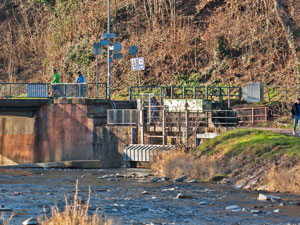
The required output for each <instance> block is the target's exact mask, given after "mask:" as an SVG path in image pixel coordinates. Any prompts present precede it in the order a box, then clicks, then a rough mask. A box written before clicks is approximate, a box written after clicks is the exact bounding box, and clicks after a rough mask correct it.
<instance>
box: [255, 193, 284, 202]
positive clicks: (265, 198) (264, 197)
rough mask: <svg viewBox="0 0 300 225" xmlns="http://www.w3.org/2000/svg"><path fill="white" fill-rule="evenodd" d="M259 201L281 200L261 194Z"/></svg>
mask: <svg viewBox="0 0 300 225" xmlns="http://www.w3.org/2000/svg"><path fill="white" fill-rule="evenodd" d="M257 200H259V201H269V200H271V201H280V200H281V198H280V197H277V196H273V195H264V194H259V195H258V198H257Z"/></svg>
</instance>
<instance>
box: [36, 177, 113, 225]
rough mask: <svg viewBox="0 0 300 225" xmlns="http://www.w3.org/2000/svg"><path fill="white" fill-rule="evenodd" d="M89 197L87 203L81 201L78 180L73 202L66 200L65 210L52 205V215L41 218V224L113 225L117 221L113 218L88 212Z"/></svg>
mask: <svg viewBox="0 0 300 225" xmlns="http://www.w3.org/2000/svg"><path fill="white" fill-rule="evenodd" d="M89 201H90V193H89V198H88V201H87V202H86V203H81V202H80V201H79V199H78V181H77V182H76V192H75V195H74V202H73V204H71V205H70V204H69V203H68V201H67V200H66V207H65V210H64V211H63V212H61V211H60V210H59V209H58V208H57V206H55V207H52V209H51V217H47V216H46V215H45V216H44V218H40V219H39V220H40V224H41V225H58V224H67V225H112V224H116V222H115V221H114V220H113V219H111V218H106V217H103V216H102V215H100V214H99V213H97V212H95V213H94V214H92V215H89V214H88V210H89Z"/></svg>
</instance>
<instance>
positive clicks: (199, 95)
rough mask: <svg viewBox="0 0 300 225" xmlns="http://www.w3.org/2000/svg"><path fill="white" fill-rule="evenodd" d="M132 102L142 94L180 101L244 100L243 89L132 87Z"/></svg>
mask: <svg viewBox="0 0 300 225" xmlns="http://www.w3.org/2000/svg"><path fill="white" fill-rule="evenodd" d="M129 92H130V93H129V97H130V101H134V100H136V99H137V98H138V97H139V95H140V94H141V93H143V94H145V93H154V94H156V95H159V96H160V98H171V99H174V98H177V99H178V98H179V99H187V98H191V99H206V100H211V101H219V102H222V101H228V100H229V101H230V99H238V100H239V101H241V99H242V89H241V87H214V86H198V87H196V86H195V87H188V86H132V87H130V89H129Z"/></svg>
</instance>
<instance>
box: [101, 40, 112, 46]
mask: <svg viewBox="0 0 300 225" xmlns="http://www.w3.org/2000/svg"><path fill="white" fill-rule="evenodd" d="M109 43H110V41H109V40H101V41H100V44H101V45H109Z"/></svg>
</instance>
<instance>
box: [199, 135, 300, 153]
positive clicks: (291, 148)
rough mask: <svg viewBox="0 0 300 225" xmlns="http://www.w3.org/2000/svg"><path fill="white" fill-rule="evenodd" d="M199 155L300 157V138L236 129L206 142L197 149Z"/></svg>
mask: <svg viewBox="0 0 300 225" xmlns="http://www.w3.org/2000/svg"><path fill="white" fill-rule="evenodd" d="M196 151H197V152H199V153H200V154H201V155H213V154H216V153H218V154H219V155H224V156H229V157H231V156H237V155H240V154H244V153H247V154H250V155H254V156H255V157H256V158H257V159H269V158H271V157H273V156H282V155H286V156H295V157H300V138H298V137H293V136H287V135H283V134H280V133H274V132H270V131H263V130H255V129H237V130H233V131H229V132H226V133H225V134H223V135H220V136H218V137H216V138H214V139H211V140H207V141H205V142H204V143H203V144H201V145H200V146H199V147H198V148H197V149H196Z"/></svg>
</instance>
